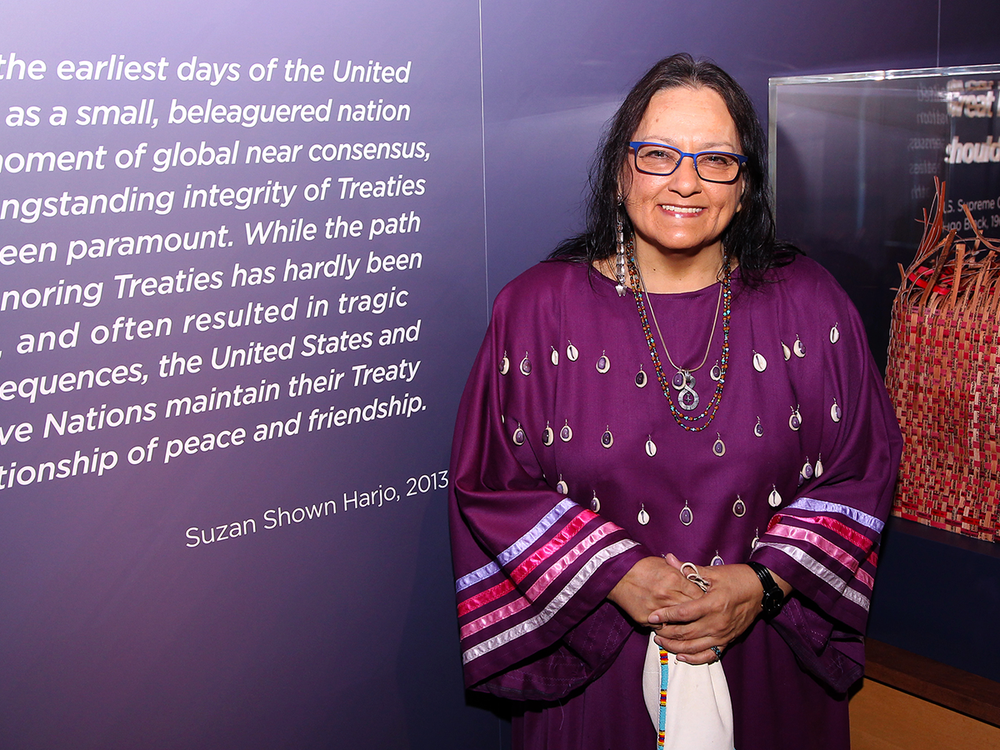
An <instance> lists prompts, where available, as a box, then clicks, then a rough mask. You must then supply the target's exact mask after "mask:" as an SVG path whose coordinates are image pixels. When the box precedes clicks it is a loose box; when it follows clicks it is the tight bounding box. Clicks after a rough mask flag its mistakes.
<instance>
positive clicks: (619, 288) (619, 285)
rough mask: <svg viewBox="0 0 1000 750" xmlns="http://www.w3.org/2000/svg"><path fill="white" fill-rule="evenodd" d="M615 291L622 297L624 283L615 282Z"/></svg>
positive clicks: (623, 294)
mask: <svg viewBox="0 0 1000 750" xmlns="http://www.w3.org/2000/svg"><path fill="white" fill-rule="evenodd" d="M615 291H616V292H618V296H619V297H624V296H625V285H624V284H622V283H621V282H618V283H617V284H615Z"/></svg>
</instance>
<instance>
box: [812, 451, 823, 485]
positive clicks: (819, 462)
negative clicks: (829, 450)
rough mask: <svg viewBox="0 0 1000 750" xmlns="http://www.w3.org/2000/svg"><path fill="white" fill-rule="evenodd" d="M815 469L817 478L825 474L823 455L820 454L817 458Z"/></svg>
mask: <svg viewBox="0 0 1000 750" xmlns="http://www.w3.org/2000/svg"><path fill="white" fill-rule="evenodd" d="M813 471H815V472H816V478H817V479H819V478H820V477H821V476H823V455H822V454H820V456H819V458H817V459H816V465H815V466H814V467H813Z"/></svg>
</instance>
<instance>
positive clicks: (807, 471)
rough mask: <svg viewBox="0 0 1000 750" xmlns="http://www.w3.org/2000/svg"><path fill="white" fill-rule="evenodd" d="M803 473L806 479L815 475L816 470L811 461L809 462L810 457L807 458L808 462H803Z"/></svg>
mask: <svg viewBox="0 0 1000 750" xmlns="http://www.w3.org/2000/svg"><path fill="white" fill-rule="evenodd" d="M801 474H802V476H803V478H805V479H812V478H813V476H814V474H815V470H814V469H813V465H812V464H811V463H809V458H808V457H807V458H806V462H805V463H804V464H802V471H801Z"/></svg>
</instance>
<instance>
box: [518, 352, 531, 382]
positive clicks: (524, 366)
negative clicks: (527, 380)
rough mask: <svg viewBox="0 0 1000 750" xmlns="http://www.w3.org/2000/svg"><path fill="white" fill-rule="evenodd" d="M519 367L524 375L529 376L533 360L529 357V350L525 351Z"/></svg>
mask: <svg viewBox="0 0 1000 750" xmlns="http://www.w3.org/2000/svg"><path fill="white" fill-rule="evenodd" d="M519 367H520V370H521V374H522V375H524V376H528V375H530V374H531V360H530V359H528V353H527V352H525V353H524V359H522V360H521V364H520V365H519Z"/></svg>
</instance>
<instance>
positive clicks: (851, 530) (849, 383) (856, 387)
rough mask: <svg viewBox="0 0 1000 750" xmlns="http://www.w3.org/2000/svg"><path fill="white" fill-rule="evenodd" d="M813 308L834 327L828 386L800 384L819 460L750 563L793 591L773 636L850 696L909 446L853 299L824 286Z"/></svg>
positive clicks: (826, 331)
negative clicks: (764, 568) (882, 546)
mask: <svg viewBox="0 0 1000 750" xmlns="http://www.w3.org/2000/svg"><path fill="white" fill-rule="evenodd" d="M807 299H808V300H809V309H808V311H805V310H804V311H803V314H804V315H808V318H806V319H813V320H818V321H830V320H834V321H835V324H834V326H833V327H830V328H826V327H823V328H821V329H819V330H816V332H815V336H814V339H815V340H816V341H817V342H818V346H814V347H813V349H812V353H819V354H821V357H820V360H819V361H820V368H821V374H820V376H819V377H818V378H812V379H811V380H809V381H807V382H803V383H800V384H799V390H800V392H801V393H800V397H801V400H802V404H803V407H802V419H803V422H804V424H803V426H802V429H803V430H805V429H807V428H808V424H805V423H807V422H809V421H813V424H814V425H818V426H819V427H818V434H819V438H818V443H819V447H818V451H817V453H818V460H817V461H816V463H815V464H814V465H810V467H809V468H806V469H805V471H807V472H808V473H811V474H813V475H812V476H808V477H807V476H802V477H801V478H800V482H801V484H800V486H799V490H798V493H797V495H796V497H795V498H794V500H793V501H792V502H791V503H789V504H788V505H786V506H784V507H781V508H780V509H779V510H778V512H776V513H775V514H774V515H773V517H772V518H771V520H770V523H769V524H768V527H767V531H766V533H764V534H762V535H761V536H760V543H759V544H758V546H757V547H756V549H755V550H754V552H753V554H752V555H751V559H752V560H755V561H757V562H760V563H762V564H764V565H765V566H767V567H768V568H769V569H770V570H772V571H773V572H775V573H777V574H778V575H780V576H781V577H782V578H784V579H785V580H786V581H788V582H789V583H790V584H791V585H792V586H793V587H794V589H795V593H794V595H793V596H792V597H791V598H790V599H789V601H788V602H787V603H786V605H785V607H784V608H783V609H782V612H781V613H780V614H779V615H778V616H777V617H776V618H775V619H774V620H773V621H772V625H773V627H774V628H775V629H776V630H777V631H778V632H779V633H780V634H781V635H782V636H783V638H784V639H785V640H786V642H787V643H788V644H789V646H790V647H791V648H792V650H793V651H794V652H795V654H796V656H797V657H798V659H799V660H800V662H802V664H803V665H804V666H805V667H806V668H807V669H808V670H809V671H810V672H812V673H813V674H815V675H816V676H818V677H819V678H821V679H822V680H823V681H824V682H826V683H827V684H828V685H830V686H831V687H832V688H833V689H834V690H837V691H839V692H844V691H846V690H847V689H848V688H849V687H850V686H851V685H852V684H853V683H854V682H855V681H856V680H857V679H859V678H860V677H861V675H862V674H863V668H864V646H863V639H862V636H863V635H864V632H865V627H866V624H867V620H868V609H869V603H870V600H871V596H872V587H873V584H874V578H875V570H876V567H877V565H878V553H879V543H880V539H881V533H882V529H883V527H884V525H885V521H886V518H887V517H888V515H889V511H890V508H891V505H892V498H893V492H894V489H895V484H896V473H897V470H898V467H899V460H900V453H901V451H902V438H901V436H900V432H899V426H898V424H897V421H896V417H895V413H894V411H893V408H892V404H891V403H890V401H889V398H888V396H887V395H886V391H885V386H884V383H883V380H882V377H881V375H880V374H879V371H878V368H877V367H876V365H875V363H874V361H873V359H872V357H871V353H870V351H869V348H868V343H867V340H866V337H865V333H864V328H863V326H862V323H861V320H860V318H859V316H858V315H857V312H856V310H855V309H854V307H853V305H852V304H851V302H850V301H849V300H848V299H847V296H846V295H845V294H844V293H843V291H842V290H841V289H840V288H839V286H837V285H836V284H835V282H833V280H832V279H829V280H827V279H825V278H821V279H820V281H819V283H817V286H816V288H815V289H812V290H811V291H810V293H809V294H808V295H807ZM826 325H829V324H828V323H827V324H826ZM807 404H808V411H807ZM814 429H815V428H814Z"/></svg>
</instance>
